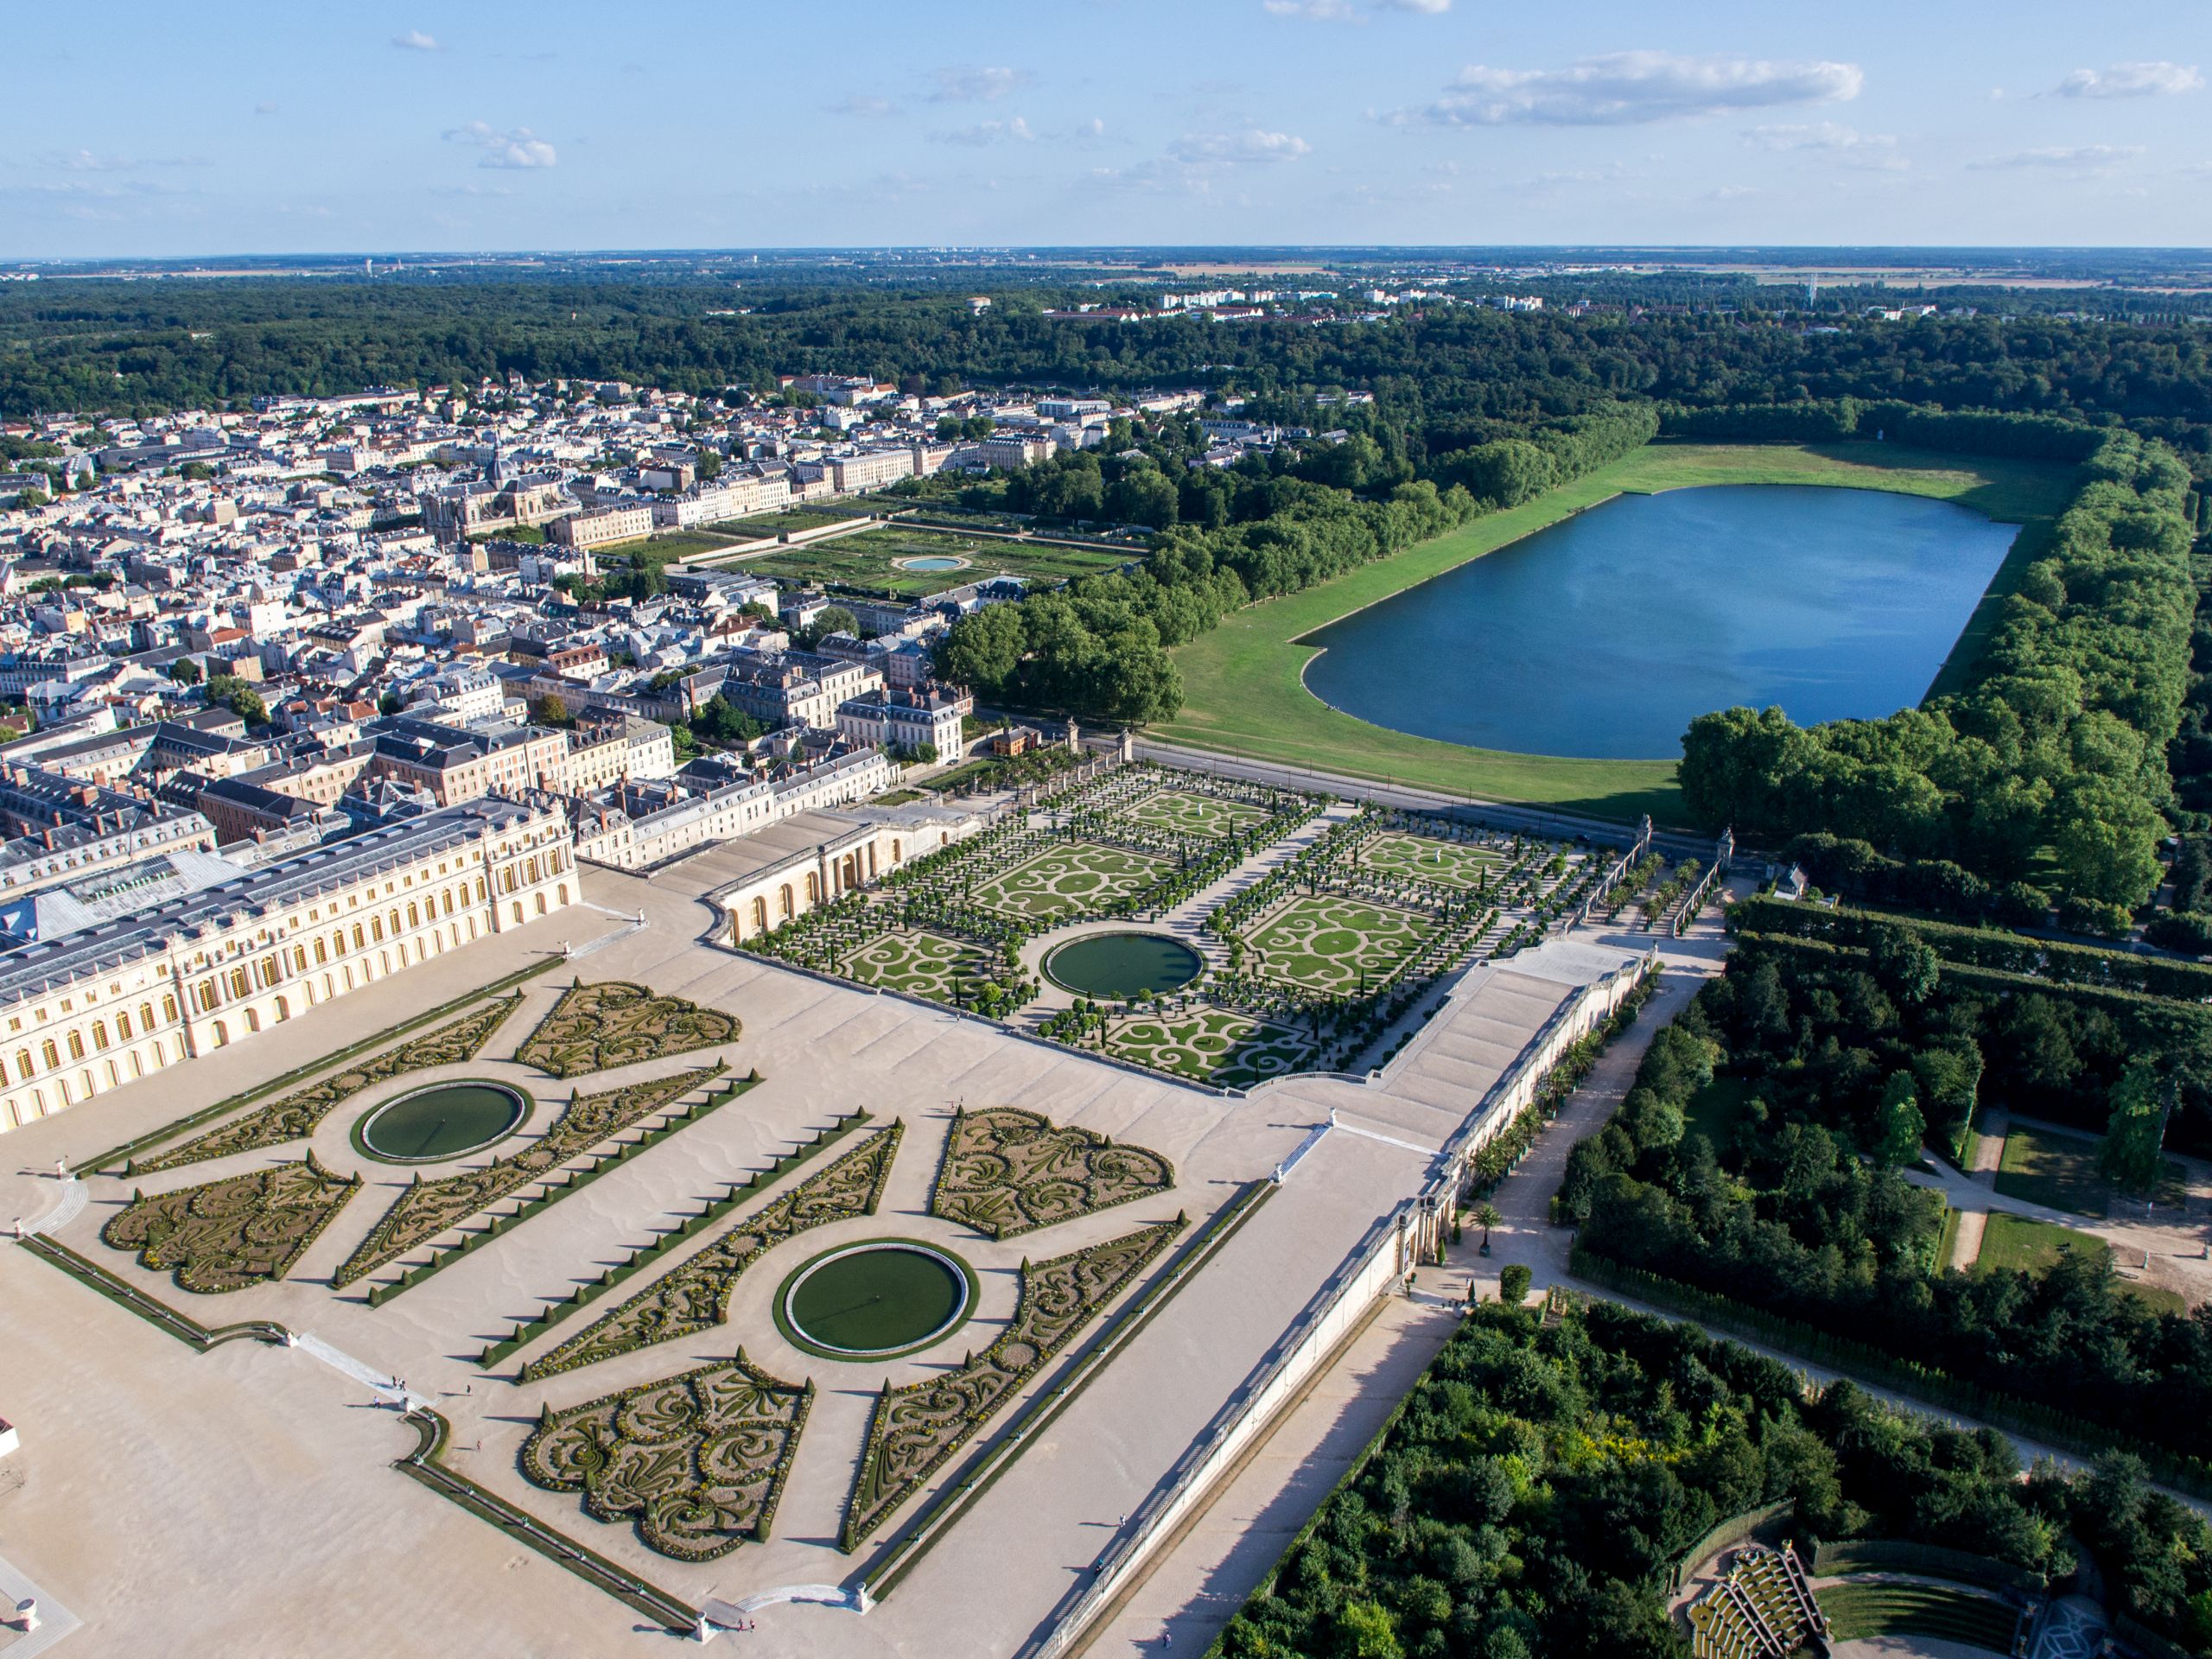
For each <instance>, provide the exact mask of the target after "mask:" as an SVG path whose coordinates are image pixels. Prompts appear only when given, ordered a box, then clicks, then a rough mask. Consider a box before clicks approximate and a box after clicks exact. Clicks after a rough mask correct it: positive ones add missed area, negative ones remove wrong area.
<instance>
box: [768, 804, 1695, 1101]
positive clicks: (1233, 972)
mask: <svg viewBox="0 0 2212 1659" xmlns="http://www.w3.org/2000/svg"><path fill="white" fill-rule="evenodd" d="M1613 851H1614V849H1607V848H1596V849H1592V848H1590V847H1586V846H1568V845H1566V844H1563V843H1559V842H1547V841H1536V840H1529V839H1527V838H1525V837H1521V836H1511V835H1506V834H1501V833H1499V832H1497V831H1493V830H1489V829H1481V828H1479V827H1477V826H1474V825H1471V824H1468V823H1462V822H1460V821H1459V820H1457V819H1454V818H1452V817H1444V816H1440V815H1434V814H1421V813H1401V812H1393V811H1387V810H1378V809H1375V808H1372V807H1360V808H1355V807H1354V805H1353V804H1351V803H1349V802H1344V801H1335V800H1332V798H1329V797H1326V796H1319V795H1313V794H1306V793H1301V792H1298V791H1286V790H1281V789H1276V788H1274V787H1271V786H1269V785H1263V784H1255V783H1249V782H1246V781H1243V780H1241V779H1230V778H1221V777H1215V776H1211V775H1209V774H1199V773H1193V772H1175V771H1170V770H1167V769H1164V768H1161V767H1157V766H1122V767H1121V768H1119V769H1117V770H1113V771H1109V772H1107V773H1105V774H1104V775H1103V777H1099V778H1096V779H1091V780H1090V781H1087V782H1085V783H1083V784H1080V785H1075V786H1072V787H1071V788H1067V789H1064V790H1062V791H1060V792H1058V793H1057V794H1049V795H1048V796H1047V797H1046V798H1045V799H1043V800H1041V801H1039V802H1037V803H1035V804H1032V805H1031V806H1029V807H1028V808H1027V810H1020V811H1018V812H1016V813H1015V814H1014V815H1013V816H1011V817H1008V818H1007V819H1006V820H1005V821H1003V822H1001V823H999V824H997V825H996V826H995V827H994V828H992V829H989V830H988V831H987V832H986V833H984V834H983V835H982V836H977V837H976V838H975V839H974V840H972V841H969V842H965V843H963V844H962V845H960V846H957V847H952V848H948V849H944V850H943V851H940V852H938V853H934V854H931V855H929V856H928V857H925V858H923V859H919V860H917V861H915V862H914V863H913V864H912V865H910V866H908V867H907V868H905V869H904V870H901V871H899V872H898V873H896V874H895V875H894V876H893V878H892V879H891V880H888V881H887V882H886V883H885V884H884V886H883V887H882V888H881V889H880V890H879V891H877V892H874V893H861V894H855V895H852V896H850V897H849V898H848V899H844V900H842V901H841V902H840V903H838V904H836V905H834V906H829V907H828V908H827V909H824V910H819V911H816V912H812V913H810V914H809V915H807V916H804V917H802V918H799V919H798V920H797V921H795V922H792V923H790V924H788V925H785V927H783V928H781V929H779V930H778V931H775V932H773V933H769V934H765V935H756V936H755V937H754V938H751V939H748V940H747V941H746V942H745V948H746V949H747V950H758V951H760V952H761V953H763V954H765V955H769V956H773V957H781V958H783V959H784V960H786V961H790V962H795V963H800V964H802V965H804V966H806V967H809V968H812V969H817V970H819V971H822V972H826V973H833V974H839V975H842V976H845V977H846V978H849V979H854V980H857V981H859V982H861V983H864V984H869V985H874V986H879V987H880V988H884V989H886V990H891V991H897V992H899V993H901V994H903V995H909V996H917V997H921V998H924V999H926V1000H929V1001H940V1002H950V1003H952V1004H955V1005H956V1006H958V1007H963V1008H968V1009H972V1010H974V1011H976V1012H978V1013H982V1014H988V1015H992V1016H995V1017H997V1018H1001V1019H1010V1020H1014V1021H1016V1022H1017V1023H1020V1024H1022V1025H1025V1026H1027V1027H1031V1028H1033V1029H1034V1030H1036V1031H1038V1032H1039V1033H1041V1034H1043V1035H1045V1036H1048V1037H1052V1038H1056V1039H1060V1040H1062V1041H1065V1042H1069V1043H1073V1044H1077V1045H1079V1046H1086V1047H1090V1048H1093V1049H1096V1050H1097V1051H1098V1052H1103V1053H1106V1054H1110V1055H1113V1056H1115V1057H1116V1058H1120V1059H1123V1060H1128V1061H1133V1062H1135V1064H1137V1065H1144V1066H1148V1067H1151V1068H1153V1069H1154V1070H1156V1071H1163V1072H1167V1073H1171V1074H1173V1075H1174V1076H1176V1077H1183V1078H1186V1079H1188V1080H1190V1081H1192V1082H1194V1083H1204V1084H1212V1085H1215V1086H1217V1087H1222V1088H1249V1087H1250V1086H1251V1085H1252V1084H1255V1083H1259V1082H1262V1081H1264V1080H1266V1079H1267V1078H1269V1077H1280V1076H1282V1075H1284V1074H1286V1073H1288V1072H1294V1071H1325V1070H1342V1069H1354V1068H1358V1067H1363V1066H1367V1065H1373V1064H1375V1063H1376V1062H1377V1061H1378V1060H1379V1059H1381V1058H1383V1056H1384V1055H1385V1054H1386V1053H1387V1052H1388V1046H1389V1041H1390V1040H1391V1039H1392V1037H1393V1033H1398V1034H1399V1035H1400V1036H1402V1034H1403V1032H1402V1021H1403V1020H1404V1019H1405V1018H1406V1016H1407V1015H1408V1013H1409V1012H1410V1011H1411V1010H1412V1009H1413V1008H1414V1007H1415V1006H1416V1005H1417V1004H1418V1002H1419V1000H1420V998H1421V994H1422V992H1423V991H1424V990H1425V989H1426V988H1427V987H1429V986H1430V985H1432V984H1433V983H1434V982H1436V981H1437V980H1439V979H1440V977H1442V976H1445V975H1446V974H1449V973H1451V972H1452V971H1453V970H1455V969H1458V968H1459V967H1461V966H1463V965H1464V964H1465V963H1469V962H1473V961H1479V960H1486V959H1492V958H1497V957H1508V956H1510V955H1512V954H1513V953H1514V952H1515V951H1516V950H1519V949H1521V948H1522V947H1523V946H1524V945H1529V944H1535V943H1537V942H1538V941H1540V940H1541V938H1543V936H1544V933H1545V931H1546V930H1547V928H1548V927H1549V926H1550V925H1553V924H1554V923H1555V922H1557V921H1558V920H1559V919H1560V918H1562V917H1564V916H1566V915H1567V913H1568V912H1570V911H1572V910H1573V909H1575V908H1576V907H1578V906H1580V904H1581V903H1582V901H1583V900H1584V899H1586V898H1588V897H1590V896H1591V895H1592V891H1593V889H1594V887H1595V886H1596V884H1597V883H1598V881H1599V880H1600V879H1601V878H1602V877H1603V875H1604V874H1605V872H1606V871H1607V870H1608V869H1610V868H1611V865H1612V863H1613V858H1612V853H1613ZM1654 868H1656V866H1653V867H1650V868H1644V869H1643V870H1642V871H1641V872H1640V873H1639V874H1640V875H1641V877H1643V878H1644V879H1648V878H1649V876H1650V874H1652V871H1653V869H1654ZM1116 920H1127V921H1128V922H1130V923H1131V924H1132V925H1135V926H1138V927H1143V926H1147V925H1155V926H1156V925H1161V924H1163V923H1165V924H1168V925H1173V926H1175V927H1176V928H1177V929H1178V930H1179V937H1181V938H1183V939H1184V940H1185V943H1186V944H1187V943H1191V942H1192V941H1191V939H1190V938H1189V936H1190V934H1191V932H1192V931H1197V932H1198V934H1199V936H1200V937H1201V938H1203V939H1205V940H1207V941H1210V945H1211V948H1210V949H1208V950H1207V951H1206V953H1205V955H1206V960H1205V969H1206V971H1205V972H1204V973H1203V974H1202V975H1201V976H1199V977H1198V979H1197V980H1194V981H1192V982H1190V983H1188V984H1185V985H1181V986H1177V987H1173V988H1165V989H1162V990H1160V991H1159V992H1158V994H1156V995H1139V996H1136V997H1135V998H1133V999H1131V1000H1128V1001H1115V1000H1112V999H1097V998H1087V997H1083V996H1080V995H1078V996H1077V997H1076V998H1075V1001H1074V1006H1072V1007H1070V1006H1067V1005H1066V1003H1065V1001H1064V1000H1062V999H1061V998H1059V997H1058V996H1055V995H1051V994H1049V993H1047V991H1046V986H1045V983H1044V982H1043V978H1042V976H1041V975H1040V974H1039V971H1038V963H1039V962H1041V959H1042V957H1044V956H1045V955H1046V954H1047V953H1048V952H1049V950H1050V949H1051V948H1052V944H1054V943H1056V941H1054V940H1052V939H1050V938H1045V939H1044V944H1043V946H1042V948H1039V947H1037V946H1035V945H1033V944H1032V942H1033V941H1036V940H1039V939H1040V938H1044V936H1046V935H1049V934H1053V933H1057V932H1058V931H1062V930H1066V929H1069V928H1072V927H1074V926H1076V925H1079V924H1090V923H1097V922H1105V921H1116Z"/></svg>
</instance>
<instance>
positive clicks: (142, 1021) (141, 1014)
mask: <svg viewBox="0 0 2212 1659" xmlns="http://www.w3.org/2000/svg"><path fill="white" fill-rule="evenodd" d="M153 1028H154V1005H153V1004H152V1003H150V1002H141V1003H140V1004H139V1005H138V1029H139V1030H141V1031H151V1030H152V1029H153Z"/></svg>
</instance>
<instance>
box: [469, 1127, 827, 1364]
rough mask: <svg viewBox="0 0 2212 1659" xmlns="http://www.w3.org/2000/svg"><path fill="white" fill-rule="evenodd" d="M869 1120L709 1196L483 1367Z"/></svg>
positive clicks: (550, 1305)
mask: <svg viewBox="0 0 2212 1659" xmlns="http://www.w3.org/2000/svg"><path fill="white" fill-rule="evenodd" d="M868 1121H869V1118H868V1113H867V1112H865V1111H858V1112H852V1113H849V1114H848V1115H847V1116H843V1117H841V1118H839V1119H838V1120H837V1121H836V1122H835V1123H832V1124H830V1125H829V1127H828V1128H820V1129H817V1130H816V1131H815V1132H814V1139H813V1140H811V1141H807V1142H805V1143H804V1145H802V1146H800V1147H798V1150H796V1151H794V1152H787V1153H785V1154H783V1155H782V1156H780V1157H779V1158H778V1159H777V1160H776V1161H775V1162H774V1163H772V1164H770V1165H769V1166H767V1167H766V1168H765V1169H756V1170H754V1171H753V1173H752V1174H750V1175H748V1176H747V1177H746V1178H745V1179H743V1180H742V1181H735V1182H733V1183H731V1185H729V1187H728V1190H726V1191H725V1192H723V1194H722V1196H721V1197H720V1198H709V1199H708V1200H707V1201H706V1205H705V1207H704V1208H703V1209H702V1210H701V1211H699V1213H698V1214H697V1215H696V1216H691V1215H687V1216H686V1217H683V1220H682V1221H681V1222H679V1223H678V1224H677V1225H676V1226H674V1227H671V1228H670V1229H669V1230H667V1231H666V1232H664V1233H662V1234H660V1235H658V1236H657V1237H655V1238H654V1239H653V1240H652V1243H647V1244H640V1245H639V1246H638V1247H637V1248H636V1249H633V1250H632V1251H631V1252H630V1254H629V1255H628V1256H627V1257H626V1258H625V1259H624V1260H623V1261H622V1262H620V1263H619V1264H618V1265H616V1266H614V1267H611V1268H605V1269H603V1270H602V1271H601V1274H600V1275H599V1277H598V1278H597V1279H594V1280H590V1281H586V1282H585V1283H583V1284H581V1285H578V1286H577V1287H575V1289H574V1290H572V1291H570V1292H569V1294H567V1295H566V1296H563V1297H562V1298H560V1299H559V1300H556V1301H550V1302H547V1303H544V1304H543V1306H540V1308H539V1309H538V1311H537V1313H536V1314H535V1315H533V1316H532V1317H531V1318H530V1319H525V1320H524V1321H522V1322H521V1323H520V1324H518V1325H516V1326H515V1328H514V1332H513V1334H512V1335H511V1336H506V1337H503V1338H500V1339H499V1341H497V1342H495V1343H492V1344H488V1345H486V1348H485V1350H484V1351H483V1352H482V1353H480V1354H479V1355H478V1356H477V1357H476V1363H477V1365H478V1367H479V1368H480V1369H481V1370H490V1369H491V1368H492V1367H493V1366H494V1365H497V1364H499V1363H500V1362H501V1361H502V1360H504V1359H505V1358H506V1357H508V1356H509V1355H511V1354H516V1353H519V1352H520V1351H522V1350H524V1348H527V1347H529V1346H530V1344H531V1343H533V1342H536V1341H537V1339H538V1338H540V1337H542V1336H543V1335H544V1334H545V1333H546V1332H548V1331H550V1330H551V1329H552V1328H553V1327H554V1326H555V1325H558V1324H560V1323H561V1321H562V1320H563V1319H567V1318H568V1317H569V1315H570V1314H571V1313H581V1312H582V1310H583V1309H585V1308H587V1307H588V1306H591V1305H592V1303H594V1302H595V1301H597V1300H599V1299H600V1298H601V1296H603V1295H605V1294H607V1292H608V1291H610V1290H612V1289H613V1288H614V1287H615V1286H617V1285H619V1284H620V1283H622V1282H623V1281H625V1280H626V1279H629V1278H632V1277H633V1276H634V1275H635V1274H639V1273H642V1272H644V1271H645V1269H646V1268H650V1267H652V1265H653V1264H654V1263H655V1262H658V1261H659V1260H660V1258H661V1257H662V1256H664V1255H667V1254H668V1252H669V1251H671V1250H672V1249H675V1248H676V1247H677V1245H679V1244H681V1243H683V1242H684V1241H685V1240H687V1239H689V1238H691V1237H692V1236H695V1235H696V1234H698V1233H700V1232H702V1231H704V1230H706V1229H707V1228H709V1227H711V1226H713V1225H714V1224H715V1223H716V1222H717V1221H720V1220H721V1218H722V1217H724V1216H726V1215H728V1213H729V1212H730V1211H732V1210H734V1209H735V1208H736V1207H737V1206H738V1205H741V1204H743V1203H744V1202H745V1201H746V1200H747V1199H748V1198H756V1197H758V1196H759V1195H760V1192H761V1190H762V1189H763V1188H766V1187H768V1186H771V1185H774V1184H775V1183H776V1182H777V1181H779V1180H780V1179H782V1178H783V1177H784V1176H785V1175H786V1174H788V1173H791V1171H792V1170H794V1169H796V1168H798V1166H800V1165H801V1164H803V1163H804V1162H805V1161H806V1160H808V1159H810V1158H811V1157H813V1156H814V1155H815V1154H817V1153H818V1152H820V1151H822V1150H823V1148H824V1147H829V1146H834V1145H835V1144H836V1142H837V1141H840V1140H841V1139H842V1138H843V1137H844V1136H845V1135H848V1134H849V1133H851V1132H852V1131H853V1130H854V1129H856V1128H859V1127H860V1126H861V1125H862V1124H863V1123H866V1122H868Z"/></svg>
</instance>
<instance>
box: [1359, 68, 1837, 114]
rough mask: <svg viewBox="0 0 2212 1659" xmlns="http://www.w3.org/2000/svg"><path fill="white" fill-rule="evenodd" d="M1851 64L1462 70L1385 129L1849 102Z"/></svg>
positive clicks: (1723, 110)
mask: <svg viewBox="0 0 2212 1659" xmlns="http://www.w3.org/2000/svg"><path fill="white" fill-rule="evenodd" d="M1865 83H1866V75H1865V73H1864V72H1863V71H1861V70H1860V68H1859V66H1858V65H1857V64H1855V63H1832V62H1827V61H1790V62H1774V61H1770V60H1766V59H1763V58H1742V57H1732V56H1725V55H1713V56H1706V57H1685V56H1681V55H1679V54H1675V53H1672V52H1613V53H1608V54H1605V56H1603V57H1595V58H1585V59H1583V60H1581V61H1580V62H1578V63H1574V64H1570V65H1569V66H1568V67H1566V68H1564V69H1496V68H1492V67H1489V66H1487V65H1484V64H1471V65H1470V66H1468V67H1466V68H1465V69H1463V70H1461V71H1460V72H1459V78H1458V79H1456V80H1454V81H1453V82H1452V85H1451V86H1447V87H1446V88H1445V91H1444V94H1443V96H1442V97H1441V98H1440V99H1437V101H1436V102H1435V103H1433V104H1431V105H1428V106H1427V108H1425V109H1421V110H1414V111H1401V112H1399V113H1398V114H1397V115H1395V116H1394V117H1392V118H1391V119H1393V120H1394V121H1396V122H1400V123H1405V122H1425V123H1428V124H1432V125H1436V126H1446V127H1488V126H1504V125H1509V124H1528V125H1535V126H1627V125H1632V124H1638V123H1642V122H1647V121H1672V120H1680V119H1683V118H1692V117H1697V116H1707V115H1720V114H1725V113H1726V112H1728V111H1732V110H1756V109H1771V108H1774V107H1777V106H1778V105H1791V104H1831V103H1838V102H1841V101H1843V100H1846V99H1853V98H1856V97H1858V96H1859V88H1860V87H1861V86H1863V85H1865Z"/></svg>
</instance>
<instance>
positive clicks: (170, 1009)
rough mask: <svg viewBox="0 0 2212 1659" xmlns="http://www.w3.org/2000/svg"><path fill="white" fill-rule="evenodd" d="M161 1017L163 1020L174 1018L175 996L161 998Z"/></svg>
mask: <svg viewBox="0 0 2212 1659" xmlns="http://www.w3.org/2000/svg"><path fill="white" fill-rule="evenodd" d="M162 1018H163V1019H164V1020H174V1019H175V1018H176V998H175V997H173V996H165V997H163V998H162Z"/></svg>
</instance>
